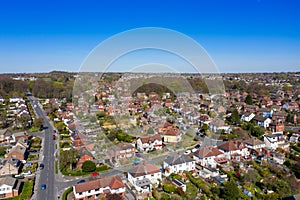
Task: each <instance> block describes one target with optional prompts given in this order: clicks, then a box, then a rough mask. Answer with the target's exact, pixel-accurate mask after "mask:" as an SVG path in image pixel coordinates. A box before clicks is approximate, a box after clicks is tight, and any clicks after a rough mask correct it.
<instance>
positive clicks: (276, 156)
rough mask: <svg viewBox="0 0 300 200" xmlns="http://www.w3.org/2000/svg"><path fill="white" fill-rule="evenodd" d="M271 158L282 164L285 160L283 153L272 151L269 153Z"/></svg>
mask: <svg viewBox="0 0 300 200" xmlns="http://www.w3.org/2000/svg"><path fill="white" fill-rule="evenodd" d="M271 158H272V160H274V161H275V162H276V163H278V164H280V165H282V164H283V163H284V161H285V156H284V154H281V153H278V152H273V153H272V154H271Z"/></svg>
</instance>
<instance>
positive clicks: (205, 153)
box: [194, 146, 223, 158]
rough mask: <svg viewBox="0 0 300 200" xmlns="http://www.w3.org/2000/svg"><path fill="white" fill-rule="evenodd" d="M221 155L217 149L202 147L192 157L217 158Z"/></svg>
mask: <svg viewBox="0 0 300 200" xmlns="http://www.w3.org/2000/svg"><path fill="white" fill-rule="evenodd" d="M221 154H223V153H222V152H221V151H220V150H219V149H218V148H216V147H211V146H207V147H202V148H200V149H199V150H197V151H196V152H195V153H194V155H195V156H197V157H199V158H207V157H211V156H218V155H221Z"/></svg>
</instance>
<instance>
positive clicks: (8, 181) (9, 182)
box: [0, 176, 17, 187]
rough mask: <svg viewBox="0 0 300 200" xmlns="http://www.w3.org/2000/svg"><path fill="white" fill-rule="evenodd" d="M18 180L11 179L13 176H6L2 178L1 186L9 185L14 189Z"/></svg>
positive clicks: (0, 179)
mask: <svg viewBox="0 0 300 200" xmlns="http://www.w3.org/2000/svg"><path fill="white" fill-rule="evenodd" d="M16 181H17V179H15V178H13V177H11V176H5V177H3V178H0V185H3V184H5V185H9V186H11V187H14V186H15V184H16Z"/></svg>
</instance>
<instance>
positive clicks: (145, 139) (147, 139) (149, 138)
mask: <svg viewBox="0 0 300 200" xmlns="http://www.w3.org/2000/svg"><path fill="white" fill-rule="evenodd" d="M140 139H141V141H142V143H148V142H151V143H152V142H154V141H155V140H158V141H161V136H160V135H159V134H155V135H149V136H143V137H140Z"/></svg>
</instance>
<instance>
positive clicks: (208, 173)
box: [197, 167, 220, 178]
mask: <svg viewBox="0 0 300 200" xmlns="http://www.w3.org/2000/svg"><path fill="white" fill-rule="evenodd" d="M197 173H198V175H199V176H201V177H202V178H211V177H216V176H219V174H220V173H219V170H218V169H216V168H211V167H201V168H200V169H199V170H198V172H197Z"/></svg>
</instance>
